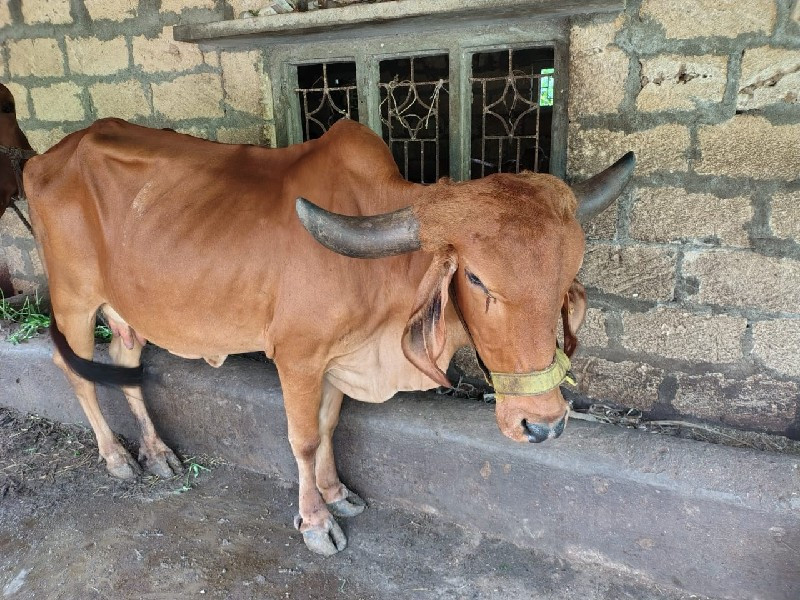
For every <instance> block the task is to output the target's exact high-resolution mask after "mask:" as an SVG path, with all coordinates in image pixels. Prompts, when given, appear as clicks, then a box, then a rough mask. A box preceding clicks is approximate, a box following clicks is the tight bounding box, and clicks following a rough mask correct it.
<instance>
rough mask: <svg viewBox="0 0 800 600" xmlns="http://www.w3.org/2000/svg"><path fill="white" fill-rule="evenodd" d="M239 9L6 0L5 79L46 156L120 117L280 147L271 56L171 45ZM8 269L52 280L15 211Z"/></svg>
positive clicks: (1, 37) (0, 18)
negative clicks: (177, 29)
mask: <svg viewBox="0 0 800 600" xmlns="http://www.w3.org/2000/svg"><path fill="white" fill-rule="evenodd" d="M234 4H236V3H235V2H234ZM233 10H234V7H233V5H232V4H231V3H226V2H222V1H218V0H160V1H159V0H142V1H139V0H10V1H9V0H0V81H2V82H4V83H5V84H6V85H7V86H8V88H9V89H10V90H11V92H12V93H13V94H14V97H15V99H16V102H17V117H18V120H19V123H20V126H21V127H22V129H23V131H25V133H26V134H27V136H28V139H29V140H30V142H31V145H32V146H33V147H34V148H35V149H36V150H37V151H39V152H43V151H44V150H47V149H48V148H49V147H51V146H52V145H54V144H55V143H56V142H58V141H59V140H61V139H62V138H63V137H64V136H65V135H66V134H68V133H70V132H72V131H77V130H79V129H82V128H84V127H86V126H87V125H89V124H90V123H92V122H93V121H95V120H96V119H98V118H101V117H109V116H114V117H121V118H123V119H127V120H129V121H132V122H134V123H139V124H142V125H147V126H150V127H171V128H173V129H176V130H178V131H180V132H183V133H189V134H192V135H197V136H200V137H205V138H208V139H213V140H219V141H222V142H237V143H253V144H271V143H272V140H273V136H274V133H273V132H274V128H273V125H272V98H271V96H270V95H269V90H270V86H269V82H268V81H266V80H265V78H264V75H263V68H262V64H263V56H262V53H261V52H260V51H240V52H235V51H226V52H224V53H221V52H217V51H212V52H202V51H200V50H199V49H198V47H197V46H196V45H195V44H184V43H180V42H175V41H174V40H173V39H172V26H173V25H177V24H181V23H194V22H207V21H215V20H221V19H223V18H231V17H232V16H233ZM22 208H23V210H26V207H25V206H24V205H23V207H22ZM4 259H5V260H4ZM3 262H5V263H6V264H7V265H8V269H9V271H10V274H11V279H12V282H13V285H14V288H15V290H16V291H19V292H26V293H27V292H30V291H32V290H33V289H35V288H37V286H40V285H41V284H42V283H43V281H44V277H43V273H42V267H41V264H40V263H39V259H38V256H37V254H36V250H35V246H34V243H33V240H32V239H31V236H30V234H29V233H28V231H27V230H26V229H25V228H24V227H23V226H22V224H21V222H20V221H19V219H18V218H17V215H15V214H14V213H13V212H12V211H7V212H6V213H5V215H4V216H3V217H2V219H0V264H2V263H3Z"/></svg>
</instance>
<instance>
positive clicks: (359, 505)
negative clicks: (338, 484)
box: [328, 488, 367, 518]
mask: <svg viewBox="0 0 800 600" xmlns="http://www.w3.org/2000/svg"><path fill="white" fill-rule="evenodd" d="M344 489H345V490H346V491H347V496H345V497H344V498H342V499H341V500H336V501H335V502H331V503H330V504H328V510H329V511H331V514H332V515H333V516H334V517H342V518H348V517H355V516H356V515H360V514H361V513H362V512H364V509H365V508H366V507H367V503H366V502H364V501H363V500H362V499H361V497H360V496H359V495H358V494H356V493H355V492H353V491H351V490H348V489H347V488H344Z"/></svg>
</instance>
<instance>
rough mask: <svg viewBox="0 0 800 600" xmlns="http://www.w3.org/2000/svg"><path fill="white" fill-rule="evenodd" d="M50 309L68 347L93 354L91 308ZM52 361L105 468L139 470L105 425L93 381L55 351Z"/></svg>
mask: <svg viewBox="0 0 800 600" xmlns="http://www.w3.org/2000/svg"><path fill="white" fill-rule="evenodd" d="M53 312H54V314H55V315H56V316H57V321H58V328H59V329H60V330H61V333H62V334H63V335H64V337H65V338H66V340H67V343H68V344H69V345H70V347H71V348H72V350H73V351H74V352H75V354H77V355H78V356H80V357H81V358H84V359H86V360H91V359H92V356H93V355H94V324H95V312H94V311H91V312H90V313H70V312H62V311H58V310H57V309H56V307H55V305H54V306H53ZM53 362H55V363H56V364H57V365H58V366H59V367H61V369H62V370H63V371H64V373H66V375H67V378H68V379H69V382H70V383H71V384H72V388H73V389H74V390H75V395H77V396H78V401H79V402H80V403H81V408H83V412H84V413H85V414H86V418H87V419H88V420H89V424H90V425H91V426H92V430H93V431H94V435H95V437H96V438H97V448H98V451H99V452H100V456H102V457H103V459H104V460H105V461H106V468H107V469H108V471H109V473H111V474H112V475H113V476H114V477H119V478H120V479H131V478H133V477H135V476H136V475H138V474H139V473H140V472H141V469H140V468H139V465H138V464H137V462H136V461H135V460H133V458H132V457H131V455H130V454H128V451H127V450H125V448H123V447H122V444H120V443H119V441H118V440H117V438H116V436H115V435H114V432H113V431H111V428H110V427H109V426H108V423H107V422H106V420H105V418H104V417H103V413H102V412H100V406H99V405H98V403H97V394H96V393H95V387H94V383H92V382H91V381H87V380H86V379H83V378H82V377H80V376H78V375H77V374H76V373H75V372H74V371H73V370H72V369H70V368H69V367H68V366H67V364H66V363H65V362H64V359H63V358H62V357H61V354H60V353H59V352H58V351H55V352H54V354H53Z"/></svg>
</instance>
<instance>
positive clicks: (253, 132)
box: [217, 125, 263, 145]
mask: <svg viewBox="0 0 800 600" xmlns="http://www.w3.org/2000/svg"><path fill="white" fill-rule="evenodd" d="M262 136H263V131H262V128H261V126H260V125H253V126H251V127H220V128H219V129H217V141H218V142H224V143H225V144H257V145H258V144H261V143H262Z"/></svg>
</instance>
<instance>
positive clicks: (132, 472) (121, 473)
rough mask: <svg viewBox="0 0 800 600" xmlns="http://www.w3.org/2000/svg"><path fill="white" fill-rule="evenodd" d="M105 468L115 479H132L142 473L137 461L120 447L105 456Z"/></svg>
mask: <svg viewBox="0 0 800 600" xmlns="http://www.w3.org/2000/svg"><path fill="white" fill-rule="evenodd" d="M106 469H107V470H108V472H109V473H110V474H111V475H112V476H113V477H116V478H117V479H134V478H136V477H138V476H139V475H141V474H142V468H141V467H140V466H139V463H137V462H136V461H135V460H133V457H132V456H131V455H130V454H128V452H127V451H126V450H124V449H122V448H120V449H119V450H118V451H117V452H115V453H114V454H112V455H110V456H107V457H106Z"/></svg>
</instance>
